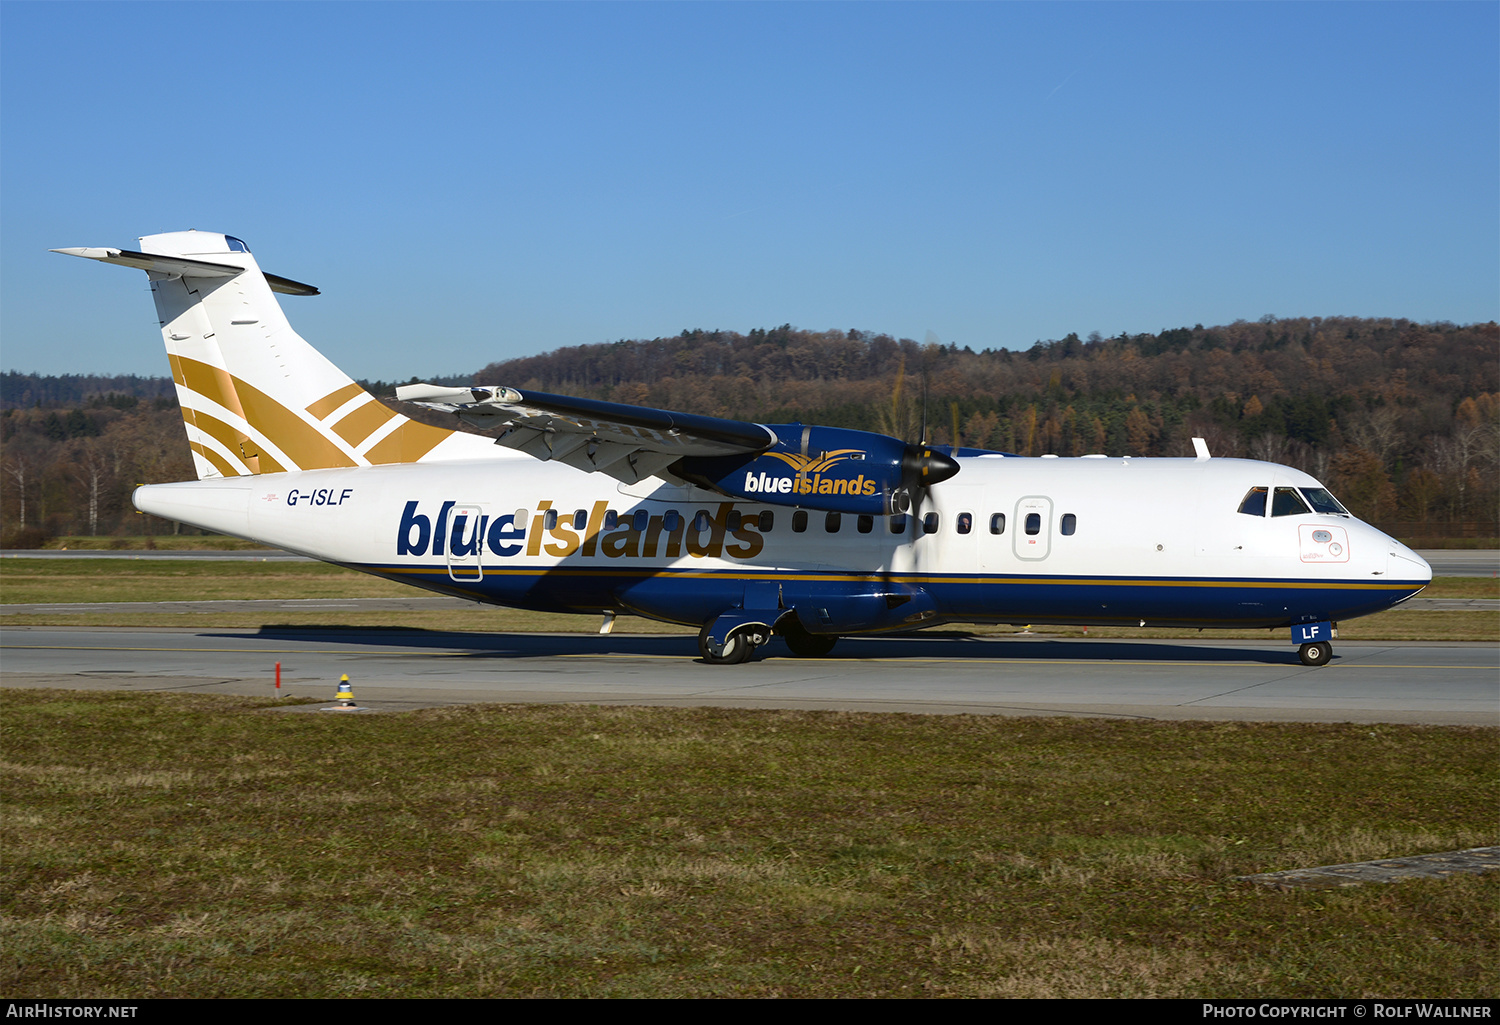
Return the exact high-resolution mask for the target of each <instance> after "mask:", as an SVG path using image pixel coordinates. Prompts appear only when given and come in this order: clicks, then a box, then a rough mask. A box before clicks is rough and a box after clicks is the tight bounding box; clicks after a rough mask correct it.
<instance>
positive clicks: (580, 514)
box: [573, 509, 589, 530]
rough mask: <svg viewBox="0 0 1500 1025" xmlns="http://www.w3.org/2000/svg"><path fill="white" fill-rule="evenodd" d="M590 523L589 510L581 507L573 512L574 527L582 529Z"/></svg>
mask: <svg viewBox="0 0 1500 1025" xmlns="http://www.w3.org/2000/svg"><path fill="white" fill-rule="evenodd" d="M588 525H589V511H588V510H587V509H579V510H577V511H575V512H574V513H573V529H574V530H582V529H583V528H584V527H587V526H588Z"/></svg>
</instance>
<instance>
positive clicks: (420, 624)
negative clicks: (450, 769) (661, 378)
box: [0, 559, 1500, 641]
mask: <svg viewBox="0 0 1500 1025" xmlns="http://www.w3.org/2000/svg"><path fill="white" fill-rule="evenodd" d="M421 593H422V592H419V591H416V590H414V589H412V588H411V587H408V586H406V585H403V584H397V583H392V582H390V581H388V580H382V579H380V578H378V577H372V576H369V575H367V574H364V573H356V572H354V571H353V570H346V569H342V568H340V567H337V566H330V565H327V564H325V563H314V562H215V561H210V560H204V561H201V562H199V561H188V562H183V561H175V560H174V561H149V560H134V559H119V560H114V559H99V560H88V561H82V560H80V561H77V562H75V561H72V560H51V559H4V560H0V625H12V626H23V625H30V626H80V627H82V626H182V627H210V626H211V627H240V628H255V627H259V626H266V625H277V626H334V625H338V626H353V627H364V628H370V629H375V628H381V627H413V628H421V629H431V630H459V631H465V630H468V631H476V632H484V633H515V632H532V631H549V632H582V633H592V632H594V631H595V630H597V629H598V628H599V620H598V618H597V617H595V616H568V615H556V614H550V613H542V612H524V611H519V610H512V609H497V608H493V607H487V606H478V605H476V606H474V607H473V608H470V609H463V610H459V611H441V612H437V611H434V612H348V611H343V612H290V611H287V610H276V611H274V612H266V613H215V614H176V613H162V614H155V613H135V612H131V613H98V614H88V615H72V614H49V615H29V614H28V615H10V616H7V615H5V614H4V612H3V608H4V603H35V602H140V601H184V600H209V599H224V598H228V599H240V598H265V599H271V598H276V599H297V598H396V597H411V596H414V595H419V594H421ZM1422 594H1423V596H1424V597H1432V598H1500V580H1497V579H1495V578H1493V577H1438V578H1436V579H1435V580H1433V582H1432V584H1431V585H1430V586H1429V587H1428V588H1427V589H1426V590H1425V591H1423V592H1422ZM615 629H616V630H617V631H619V632H622V633H623V632H643V633H692V632H693V631H692V630H691V629H689V628H686V627H680V626H673V625H671V624H664V623H656V622H653V621H650V620H645V619H638V618H634V617H628V616H627V617H622V618H621V619H620V620H619V622H618V624H617V626H616V627H615ZM966 629H972V631H973V632H975V633H981V634H1007V633H1014V632H1016V631H1017V630H1018V629H1019V628H1018V627H1011V626H976V627H972V628H966ZM1035 629H1036V631H1040V632H1045V633H1047V634H1049V635H1053V636H1064V637H1077V636H1082V635H1083V633H1084V631H1083V630H1082V629H1077V628H1063V627H1036V628H1035ZM1285 633H1286V631H1284V630H1276V631H1269V632H1268V631H1265V630H1215V631H1211V632H1209V633H1208V634H1205V635H1201V636H1213V637H1223V638H1229V639H1233V638H1265V637H1282V636H1284V635H1285ZM1088 635H1089V636H1092V637H1137V638H1154V637H1198V636H1200V634H1199V633H1198V632H1197V631H1196V630H1173V629H1160V628H1150V627H1148V628H1146V629H1136V628H1130V627H1091V628H1090V629H1089V630H1088ZM1339 636H1340V638H1341V639H1343V640H1474V641H1481V640H1488V641H1494V640H1496V639H1497V638H1500V612H1489V611H1483V612H1412V611H1407V610H1404V609H1397V610H1392V611H1390V612H1384V613H1380V614H1379V615H1375V616H1369V617H1366V618H1364V619H1356V620H1351V621H1349V622H1346V623H1341V624H1340V627H1339Z"/></svg>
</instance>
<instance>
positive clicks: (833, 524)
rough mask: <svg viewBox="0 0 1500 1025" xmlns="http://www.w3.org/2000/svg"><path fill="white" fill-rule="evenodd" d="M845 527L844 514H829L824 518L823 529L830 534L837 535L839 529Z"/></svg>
mask: <svg viewBox="0 0 1500 1025" xmlns="http://www.w3.org/2000/svg"><path fill="white" fill-rule="evenodd" d="M843 525H844V514H843V513H829V514H828V515H827V516H824V517H823V529H824V530H826V531H828V533H830V534H837V533H838V532H839V528H840V527H842V526H843Z"/></svg>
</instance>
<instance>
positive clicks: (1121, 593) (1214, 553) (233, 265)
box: [53, 230, 1432, 666]
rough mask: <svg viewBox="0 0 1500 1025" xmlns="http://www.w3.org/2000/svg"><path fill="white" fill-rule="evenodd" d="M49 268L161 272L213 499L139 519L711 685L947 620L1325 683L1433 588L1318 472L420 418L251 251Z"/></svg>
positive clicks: (140, 500)
mask: <svg viewBox="0 0 1500 1025" xmlns="http://www.w3.org/2000/svg"><path fill="white" fill-rule="evenodd" d="M139 244H140V249H139V250H126V249H114V248H107V247H106V248H74V249H58V250H53V251H54V252H59V253H64V254H66V255H71V256H79V257H85V258H88V259H92V260H98V261H101V262H104V263H111V264H118V265H121V266H125V267H134V268H137V269H140V270H144V271H145V272H146V274H147V276H148V278H149V279H150V283H151V291H152V294H153V297H154V299H155V303H156V310H157V315H158V317H159V319H160V322H161V331H162V338H163V340H164V341H165V343H166V348H167V359H168V362H169V364H170V365H171V369H172V379H173V381H174V382H175V383H176V386H177V396H178V399H179V401H180V403H181V407H182V417H183V420H184V422H185V424H186V428H187V435H188V442H189V446H190V448H191V449H192V453H193V461H194V466H195V468H196V470H197V473H198V480H196V481H187V482H182V483H175V484H152V485H146V486H143V487H140V488H137V489H136V491H135V492H134V496H133V501H134V504H135V506H136V508H137V509H139V510H141V511H142V512H147V513H152V514H154V515H157V516H162V517H166V518H168V519H171V520H176V521H180V522H183V523H188V524H192V525H194V526H198V527H201V528H203V529H205V530H212V531H217V532H220V533H224V534H230V535H235V536H238V537H242V538H248V539H250V540H253V541H257V542H260V543H263V544H267V545H272V546H276V547H279V548H284V549H287V550H290V551H293V552H298V553H301V554H304V555H308V556H311V557H313V558H317V559H321V560H323V561H326V562H330V563H334V564H337V565H340V566H345V567H348V568H350V569H355V570H360V571H363V572H366V573H371V574H374V575H376V576H380V577H384V578H387V579H390V580H397V581H401V582H403V583H408V584H413V585H416V586H417V587H422V588H426V589H427V590H430V591H435V592H438V593H441V594H447V595H455V596H459V597H463V598H468V599H471V600H475V601H479V602H486V603H491V604H496V605H506V606H515V607H520V608H526V609H535V610H541V611H548V612H574V613H577V612H587V613H593V614H597V615H602V617H603V625H602V626H601V628H600V631H601V632H602V633H607V632H609V629H610V628H611V627H612V625H613V623H614V620H615V617H616V616H618V615H620V614H631V615H637V616H644V617H647V618H651V619H656V620H663V621H667V622H671V623H678V624H684V625H688V626H695V627H698V628H699V638H698V648H699V653H700V655H701V656H702V659H703V661H704V662H706V663H710V664H734V663H740V662H744V661H746V660H747V659H749V658H750V657H751V656H752V654H753V653H754V652H755V650H756V649H757V648H759V647H761V646H762V645H765V644H766V643H767V642H768V641H769V640H770V638H771V637H772V636H780V637H782V638H783V639H784V641H785V643H786V645H787V647H788V648H789V649H790V650H791V652H792V653H793V655H795V656H799V657H808V658H813V657H820V656H824V655H827V654H828V653H829V652H830V651H831V650H832V649H833V647H834V645H835V643H836V641H837V640H838V638H840V637H843V636H849V635H859V634H880V633H893V632H900V631H911V630H914V629H918V628H923V627H930V626H935V625H938V624H945V623H999V624H1006V623H1008V624H1014V625H1030V624H1063V625H1082V626H1093V625H1100V626H1122V625H1124V626H1140V627H1146V626H1153V627H1190V628H1191V627H1196V628H1200V629H1203V628H1269V629H1281V628H1288V629H1290V631H1291V642H1292V643H1293V644H1295V645H1297V646H1298V658H1299V659H1300V661H1301V662H1302V663H1303V664H1305V665H1308V666H1321V665H1326V664H1327V663H1328V661H1329V660H1330V658H1331V657H1332V652H1333V647H1332V643H1331V642H1332V640H1333V639H1334V637H1335V634H1336V629H1337V623H1338V622H1340V621H1342V620H1347V619H1352V618H1354V617H1356V616H1364V615H1369V614H1371V613H1374V612H1380V611H1383V610H1385V609H1388V608H1391V607H1392V606H1395V605H1397V604H1399V603H1400V602H1402V601H1405V600H1406V599H1408V598H1410V597H1411V596H1412V595H1414V594H1416V593H1417V592H1419V591H1420V590H1421V589H1422V588H1423V587H1425V586H1426V585H1427V583H1428V582H1429V581H1430V580H1431V579H1432V570H1431V567H1429V566H1428V565H1427V563H1426V562H1425V561H1424V560H1423V559H1422V558H1421V557H1420V556H1418V555H1417V554H1416V553H1415V552H1413V551H1411V550H1410V549H1409V548H1407V547H1406V546H1405V545H1403V544H1401V543H1400V542H1399V541H1396V540H1394V539H1393V538H1390V537H1387V536H1386V535H1385V534H1383V533H1382V532H1380V531H1379V530H1377V529H1375V528H1374V527H1372V526H1370V525H1369V524H1367V523H1363V522H1361V521H1360V520H1358V519H1356V518H1354V517H1353V516H1351V515H1350V514H1349V512H1348V511H1347V510H1346V509H1345V508H1344V507H1343V506H1342V505H1340V504H1339V502H1338V501H1337V500H1336V499H1335V498H1334V497H1333V496H1332V495H1331V494H1330V493H1329V491H1328V490H1327V489H1326V488H1324V487H1323V485H1322V484H1320V483H1319V482H1318V481H1317V480H1316V479H1315V478H1313V477H1311V476H1309V475H1308V474H1306V473H1303V472H1302V471H1300V470H1296V469H1293V468H1291V467H1288V466H1280V465H1276V464H1273V463H1267V462H1259V461H1254V460H1244V459H1225V458H1213V457H1211V456H1210V453H1209V451H1208V447H1207V445H1206V444H1205V443H1204V442H1203V440H1202V439H1194V441H1193V444H1194V450H1195V453H1196V454H1195V457H1193V458H1176V459H1158V458H1151V459H1147V458H1130V457H1123V458H1113V457H1106V456H1103V455H1086V456H1081V457H1074V458H1058V457H1056V456H1050V455H1049V456H1041V457H1034V458H1023V457H1017V456H1013V455H1010V454H1004V453H997V452H985V451H980V450H971V449H957V450H953V449H948V448H947V447H938V446H933V445H929V444H926V443H925V439H924V441H923V442H922V443H919V444H909V443H906V442H903V441H902V440H900V439H898V438H894V437H890V436H887V435H882V434H876V433H871V432H866V431H856V430H847V429H840V428H832V427H821V426H816V425H811V424H800V423H793V424H758V423H749V422H744V421H738V420H728V419H722V418H718V417H710V416H698V415H693V414H687V413H680V412H673V411H670V410H662V409H652V408H647V407H641V406H632V405H625V404H621V403H613V402H600V401H595V400H591V399H582V398H571V397H567V396H560V395H551V394H545V393H541V392H535V391H531V390H526V391H521V390H518V389H515V388H510V387H504V386H490V385H485V386H474V387H466V388H452V387H442V386H435V385H430V384H416V385H408V386H403V387H401V388H398V389H397V393H396V394H397V398H398V399H400V400H403V401H408V402H417V403H421V404H423V405H425V406H428V407H431V408H433V409H436V410H440V411H442V412H443V413H444V414H451V415H452V416H453V417H455V418H456V420H457V421H458V422H459V423H463V424H467V425H469V426H470V427H472V428H476V429H478V430H480V431H484V432H487V433H485V434H480V433H474V432H473V431H466V430H456V429H454V430H450V429H445V428H441V427H434V426H431V425H429V424H426V423H421V422H419V421H417V420H413V419H411V418H410V417H407V416H405V415H403V414H402V413H400V412H398V411H397V410H396V409H393V408H391V407H390V406H388V405H386V404H385V403H383V402H381V401H378V400H377V399H376V398H375V397H374V396H372V395H371V394H369V393H368V392H367V391H365V389H364V388H362V387H361V386H360V385H358V384H356V383H355V382H354V381H353V380H352V379H351V378H350V377H349V376H348V375H346V374H345V373H344V372H343V371H342V370H340V369H338V368H337V367H336V366H334V365H333V363H331V362H330V361H329V360H328V359H327V358H325V357H324V356H323V355H322V354H320V353H319V352H318V351H317V350H315V349H314V348H313V347H312V346H311V345H309V344H308V343H307V342H306V341H304V340H303V339H302V338H301V337H300V336H299V335H298V334H297V333H296V332H295V331H294V330H293V329H292V327H291V325H290V324H289V323H288V321H287V318H286V316H285V314H284V313H283V312H282V308H281V306H280V304H279V302H278V301H277V299H276V294H277V293H280V294H284V295H301V296H312V295H317V294H318V290H317V289H316V288H313V287H312V286H310V285H305V284H302V283H300V282H297V281H293V280H291V279H288V278H283V277H279V276H276V275H273V274H267V273H264V272H262V271H261V269H260V267H259V266H258V265H257V263H256V260H255V258H254V257H253V256H252V255H251V253H250V250H249V247H248V246H246V245H245V243H244V242H242V241H241V240H239V239H238V238H235V237H234V236H230V235H222V234H217V233H214V232H206V231H196V230H195V231H180V232H169V233H165V234H159V235H148V236H145V237H143V238H141V239H140V242H139Z"/></svg>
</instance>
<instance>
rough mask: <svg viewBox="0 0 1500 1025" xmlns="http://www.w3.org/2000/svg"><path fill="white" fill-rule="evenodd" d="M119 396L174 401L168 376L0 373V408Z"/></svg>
mask: <svg viewBox="0 0 1500 1025" xmlns="http://www.w3.org/2000/svg"><path fill="white" fill-rule="evenodd" d="M112 398H113V399H114V400H115V402H116V403H118V402H119V400H120V399H136V400H141V399H145V400H148V401H150V400H155V399H171V400H172V402H173V403H176V401H177V392H176V391H175V390H174V389H173V387H172V379H171V378H170V377H141V376H139V375H137V374H117V375H115V376H112V377H111V376H108V375H105V374H58V375H44V374H22V373H18V372H17V371H14V370H6V371H4V372H3V373H0V409H34V408H36V407H37V406H41V407H42V408H44V409H57V408H63V409H68V408H74V407H78V406H86V405H88V404H90V403H94V404H96V405H97V404H101V403H104V404H108V402H109V400H110V399H112Z"/></svg>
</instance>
